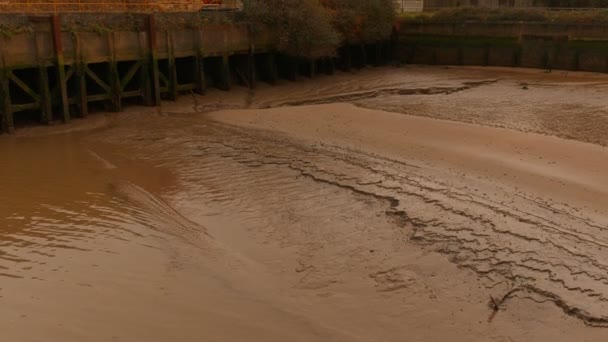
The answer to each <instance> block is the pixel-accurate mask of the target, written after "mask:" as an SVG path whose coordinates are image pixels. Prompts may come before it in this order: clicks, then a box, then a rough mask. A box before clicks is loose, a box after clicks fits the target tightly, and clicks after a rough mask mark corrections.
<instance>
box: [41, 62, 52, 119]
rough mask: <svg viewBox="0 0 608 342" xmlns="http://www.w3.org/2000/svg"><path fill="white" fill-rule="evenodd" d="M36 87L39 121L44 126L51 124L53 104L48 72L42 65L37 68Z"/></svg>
mask: <svg viewBox="0 0 608 342" xmlns="http://www.w3.org/2000/svg"><path fill="white" fill-rule="evenodd" d="M38 87H39V89H40V102H39V104H40V111H41V118H40V121H41V122H42V123H45V124H51V123H52V122H53V102H52V97H51V88H50V86H49V74H48V70H47V68H46V65H44V64H43V63H41V64H40V65H39V66H38Z"/></svg>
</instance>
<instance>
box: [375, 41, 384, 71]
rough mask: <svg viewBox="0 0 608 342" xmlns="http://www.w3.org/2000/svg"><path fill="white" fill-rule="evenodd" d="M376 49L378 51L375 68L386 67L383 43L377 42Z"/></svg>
mask: <svg viewBox="0 0 608 342" xmlns="http://www.w3.org/2000/svg"><path fill="white" fill-rule="evenodd" d="M374 47H375V49H376V57H375V60H374V65H375V66H381V65H384V54H383V52H382V42H380V41H377V42H376V44H374Z"/></svg>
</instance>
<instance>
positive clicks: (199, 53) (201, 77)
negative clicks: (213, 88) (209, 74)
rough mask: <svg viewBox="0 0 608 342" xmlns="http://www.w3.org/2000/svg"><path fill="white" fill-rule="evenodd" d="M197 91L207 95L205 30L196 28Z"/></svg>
mask: <svg viewBox="0 0 608 342" xmlns="http://www.w3.org/2000/svg"><path fill="white" fill-rule="evenodd" d="M194 32H195V40H196V92H197V93H198V94H199V95H205V92H206V91H207V82H206V79H205V55H204V52H203V30H196V31H194Z"/></svg>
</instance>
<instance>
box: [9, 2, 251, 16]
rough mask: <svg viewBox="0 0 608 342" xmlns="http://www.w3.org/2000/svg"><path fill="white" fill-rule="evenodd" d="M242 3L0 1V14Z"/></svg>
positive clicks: (212, 6)
mask: <svg viewBox="0 0 608 342" xmlns="http://www.w3.org/2000/svg"><path fill="white" fill-rule="evenodd" d="M241 7H242V2H241V1H240V0H222V1H219V0H46V1H44V0H0V13H66V12H67V13H70V12H105V13H116V12H144V13H147V12H181V11H201V10H210V11H213V10H219V11H221V10H238V9H240V8H241Z"/></svg>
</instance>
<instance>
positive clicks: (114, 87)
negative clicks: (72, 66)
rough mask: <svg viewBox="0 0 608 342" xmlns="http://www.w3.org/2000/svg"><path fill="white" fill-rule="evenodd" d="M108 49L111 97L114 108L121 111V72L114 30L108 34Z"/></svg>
mask: <svg viewBox="0 0 608 342" xmlns="http://www.w3.org/2000/svg"><path fill="white" fill-rule="evenodd" d="M106 37H107V41H108V51H109V52H110V62H109V63H108V71H109V85H110V94H109V95H110V98H111V101H110V102H111V103H112V110H114V111H116V112H120V111H121V110H122V87H121V84H120V74H119V72H118V62H117V60H116V38H115V36H114V32H109V33H108V34H107V36H106Z"/></svg>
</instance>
